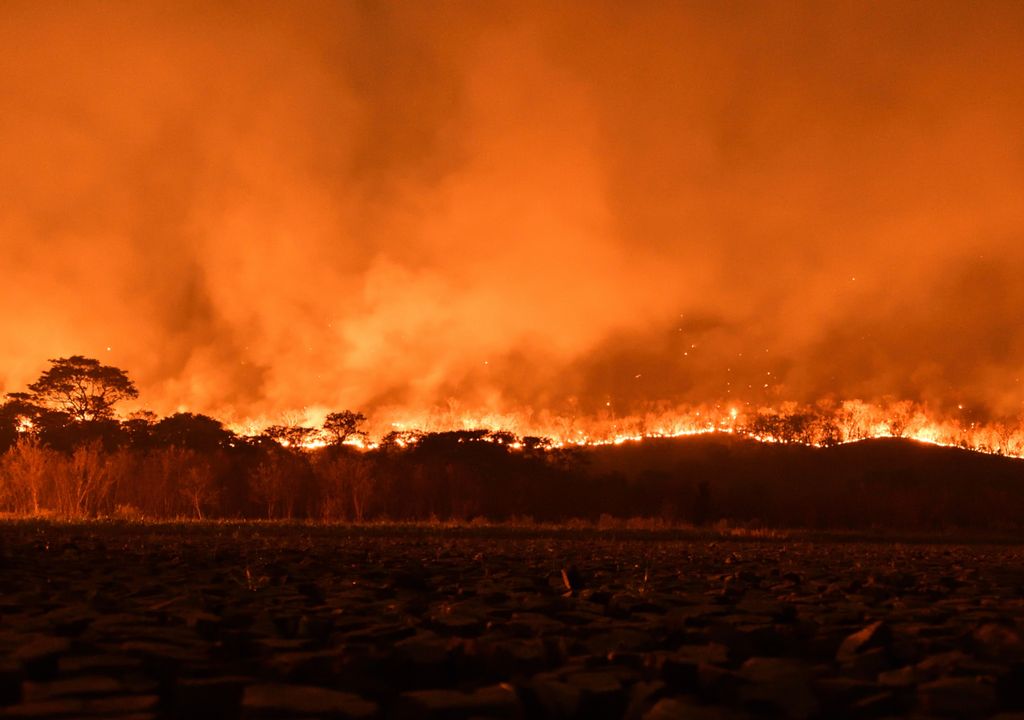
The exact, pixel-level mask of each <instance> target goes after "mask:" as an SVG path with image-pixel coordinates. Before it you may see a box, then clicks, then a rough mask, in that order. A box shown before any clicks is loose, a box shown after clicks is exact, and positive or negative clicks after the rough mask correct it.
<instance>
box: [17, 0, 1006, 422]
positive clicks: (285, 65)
mask: <svg viewBox="0 0 1024 720" xmlns="http://www.w3.org/2000/svg"><path fill="white" fill-rule="evenodd" d="M1022 37H1024V4H1021V3H1019V2H978V3H966V2H959V1H957V2H938V1H929V2H912V3H911V2H902V3H900V2H887V3H868V2H863V3H823V2H816V1H815V2H806V3H803V2H760V3H752V2H693V3H665V2H630V3H622V2H598V1H597V0H593V1H591V0H588V1H586V2H582V1H581V2H567V3H533V2H523V1H521V0H517V1H515V2H507V3H504V2H487V3H478V2H469V1H467V2H444V3H433V2H419V1H417V2H412V1H410V2H387V3H385V2H379V3H378V2H347V3H346V2H332V3H301V2H299V3H276V2H274V3H265V4H262V3H255V2H244V3H242V2H239V3H199V2H196V3H188V2H180V1H178V2H167V3H159V2H147V3H137V2H103V3H91V2H73V3H39V2H32V1H27V2H21V1H19V0H7V1H6V2H4V3H2V4H0V47H3V48H4V50H3V52H2V53H0V87H2V88H3V93H2V95H0V103H2V107H0V251H2V254H0V257H2V266H0V303H2V305H3V307H4V308H5V310H4V312H3V313H0V337H2V338H3V342H2V343H0V391H7V392H10V391H14V390H20V389H22V388H23V387H24V385H25V384H26V383H27V382H29V381H31V380H33V379H34V378H35V377H36V376H37V375H38V374H39V372H40V371H41V370H42V369H43V368H44V367H45V365H46V359H47V358H49V357H56V356H63V355H71V354H85V355H91V356H95V357H98V358H100V359H102V360H104V361H106V362H110V363H112V364H115V365H118V366H120V367H124V368H126V369H128V370H129V371H130V373H131V374H132V376H133V377H134V378H135V379H136V380H137V382H138V384H139V388H140V391H141V393H142V398H141V402H142V404H143V405H144V406H147V407H150V408H152V409H154V410H157V411H158V412H169V411H173V410H174V409H175V408H176V407H178V406H185V407H188V408H189V409H192V410H195V411H203V412H210V413H213V414H218V415H220V416H222V417H228V418H242V417H246V416H261V415H267V414H274V413H280V412H284V411H288V410H293V409H296V408H301V407H303V406H308V405H316V406H323V407H329V408H338V407H348V408H353V409H361V410H364V411H367V412H370V413H372V411H373V410H374V408H378V407H383V406H400V407H407V408H410V409H411V410H414V411H419V410H423V409H426V408H430V407H435V406H437V405H439V404H445V403H450V402H456V403H460V404H462V405H463V406H465V407H484V408H491V409H500V410H504V411H515V410H517V409H519V408H533V409H545V408H546V409H552V410H559V409H562V408H565V407H569V406H572V407H578V408H580V409H581V411H583V412H590V411H593V410H596V409H600V408H605V407H612V408H613V410H614V411H615V412H621V413H629V412H633V411H635V410H637V409H639V408H642V407H644V406H646V405H649V404H651V403H663V402H667V403H677V402H703V401H715V400H718V399H720V398H730V399H731V398H739V399H741V400H748V401H750V402H753V403H770V402H775V401H778V400H786V399H793V400H816V399H819V398H821V397H825V396H832V397H837V398H864V399H873V398H879V397H882V396H895V397H900V398H903V397H905V398H910V399H915V400H921V401H924V402H927V403H930V404H933V405H936V406H941V407H949V406H950V405H951V404H952V405H955V404H957V403H964V402H966V403H968V404H970V405H971V407H975V408H979V409H980V410H979V412H992V413H995V414H1007V413H1009V414H1016V413H1020V412H1021V410H1022V409H1024V404H1022V402H1024V389H1022V387H1021V384H1020V376H1021V373H1022V370H1024V368H1022V360H1024V321H1022V319H1021V310H1022V308H1024V280H1022V278H1024V201H1022V198H1024V132H1022V131H1021V128H1024V83H1021V81H1020V79H1021V77H1024V43H1022V42H1021V41H1020V39H1021V38H1022ZM108 348H109V350H108ZM765 385H767V386H768V387H765ZM574 398H575V399H574ZM606 403H611V405H610V406H607V405H606Z"/></svg>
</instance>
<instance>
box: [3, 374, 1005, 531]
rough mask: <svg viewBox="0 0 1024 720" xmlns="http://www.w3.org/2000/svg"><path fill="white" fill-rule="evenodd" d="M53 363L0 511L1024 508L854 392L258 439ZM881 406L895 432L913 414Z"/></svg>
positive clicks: (695, 515) (987, 476) (520, 515)
mask: <svg viewBox="0 0 1024 720" xmlns="http://www.w3.org/2000/svg"><path fill="white" fill-rule="evenodd" d="M51 365H52V366H51V368H50V369H49V370H47V371H46V372H44V373H43V375H42V376H41V377H40V379H39V380H38V381H37V382H35V383H33V384H32V385H30V386H29V388H28V390H29V391H28V392H25V393H11V394H8V395H7V396H6V399H5V401H4V402H3V403H2V404H0V514H6V515H8V516H12V515H13V516H39V515H54V516H59V517H67V518H88V517H105V516H114V517H124V518H161V519H166V518H181V517H191V518H197V519H200V518H250V519H312V520H326V521H340V522H367V521H376V520H383V519H388V520H395V521H408V520H412V521H424V520H431V519H439V520H460V521H470V520H473V519H476V518H485V519H487V520H492V521H507V520H517V519H518V520H526V519H528V518H529V519H532V520H534V521H538V522H564V521H568V520H573V519H583V520H589V521H597V520H598V519H599V518H601V517H602V516H611V517H617V518H630V517H644V518H655V519H657V521H658V522H664V523H671V524H678V523H689V524H696V525H699V524H703V523H708V522H715V521H718V520H726V521H729V522H739V523H743V524H752V525H758V524H762V525H768V526H785V527H849V528H855V527H866V526H874V525H879V526H887V527H897V528H941V527H952V526H955V527H975V528H991V527H1002V528H1018V527H1021V523H1022V521H1021V520H1020V518H1022V517H1024V461H1021V460H1016V459H1011V458H1006V457H998V456H997V455H982V454H979V453H974V452H966V451H964V450H959V449H954V448H937V447H931V446H925V445H921V444H917V443H914V442H912V441H908V440H902V439H898V438H890V439H887V440H868V441H864V442H855V443H852V444H851V443H850V442H849V441H850V440H851V439H854V438H857V437H864V436H865V434H866V433H867V429H868V428H870V427H872V426H873V424H874V423H876V422H877V421H876V420H875V419H874V418H872V417H871V416H870V415H869V414H867V412H866V406H862V405H855V404H846V405H844V407H843V408H842V412H835V413H831V414H829V413H822V412H814V411H809V410H807V409H801V408H798V407H793V408H786V409H785V410H784V411H782V412H767V413H758V414H756V415H753V416H751V417H749V418H746V420H745V422H744V423H743V424H742V425H740V424H737V426H736V427H735V428H730V429H729V430H728V431H727V432H722V433H713V434H709V435H704V436H697V437H691V438H678V439H668V438H666V439H661V440H645V441H643V442H637V443H626V444H624V445H604V446H593V447H555V446H554V445H553V444H552V443H551V441H550V440H547V439H544V438H539V437H523V438H518V437H515V436H513V435H512V434H510V433H504V432H492V431H488V430H462V431H452V432H438V433H419V432H391V433H389V434H388V435H386V436H385V437H383V438H382V439H381V440H380V441H379V442H377V443H373V444H367V443H363V442H362V440H364V439H365V433H364V431H363V424H364V423H365V420H366V418H365V417H363V415H361V414H359V413H357V412H351V411H347V410H346V411H340V412H336V413H331V414H329V415H328V416H327V418H326V421H325V422H324V423H323V425H322V426H321V427H319V428H310V427H296V426H271V427H269V428H266V429H265V430H264V432H263V433H262V434H260V435H258V436H254V437H249V436H240V435H237V434H235V433H233V432H232V431H231V430H229V429H228V428H226V427H225V426H224V425H223V424H222V423H221V422H219V421H218V420H216V419H215V418H212V417H208V416H205V415H195V414H191V413H177V414H174V415H171V416H168V417H164V418H158V417H156V416H155V415H153V414H151V413H137V414H135V415H133V416H131V417H129V418H128V419H126V420H119V419H117V418H116V417H115V416H114V413H113V406H114V404H115V403H116V402H117V401H119V400H122V399H125V398H129V397H134V395H135V389H134V385H132V384H131V381H130V380H128V378H127V375H126V374H125V373H124V372H123V371H121V370H118V369H117V368H111V367H108V366H103V365H100V364H99V363H98V362H97V361H95V360H90V359H88V358H82V357H80V356H75V357H72V358H61V359H58V360H53V361H51ZM890 418H891V419H890V421H889V422H890V424H891V426H890V427H888V428H887V430H888V432H889V434H890V435H893V436H899V435H901V434H903V432H904V430H905V429H906V428H907V427H912V426H913V425H914V424H915V423H918V424H919V423H920V422H921V420H920V419H918V418H916V417H914V416H912V415H911V414H910V413H909V411H908V412H907V413H905V414H904V415H903V416H902V417H901V416H900V415H898V414H895V415H890ZM1007 438H1010V436H1009V435H1008V436H1007ZM757 440H762V441H764V440H771V441H772V442H758V441H757ZM355 441H359V442H358V443H355ZM1000 442H1001V443H1003V444H1002V445H1000V447H1010V445H1009V441H1008V440H1007V439H1005V438H1004V439H1001V440H1000ZM353 443H355V444H353ZM357 445H358V446H357Z"/></svg>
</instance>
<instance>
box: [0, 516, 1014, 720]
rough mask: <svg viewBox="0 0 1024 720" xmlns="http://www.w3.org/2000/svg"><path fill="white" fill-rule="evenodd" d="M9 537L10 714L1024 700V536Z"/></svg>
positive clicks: (19, 527) (180, 531)
mask: <svg viewBox="0 0 1024 720" xmlns="http://www.w3.org/2000/svg"><path fill="white" fill-rule="evenodd" d="M0 542H2V545H0V548H2V550H0V553H2V554H0V562H2V568H0V570H2V578H3V582H2V585H0V649H2V651H3V657H4V658H5V659H4V660H3V661H0V662H2V664H0V717H11V718H14V717H66V718H83V717H121V718H129V717H130V718H146V717H155V718H160V717H189V718H192V717H218V718H232V717H253V718H255V717H282V718H283V717H289V718H290V717H333V718H403V717H410V718H470V717H481V718H482V717H498V718H520V717H522V718H576V717H578V718H619V717H629V718H658V719H669V718H690V717H695V718H719V717H722V718H742V717H794V718H817V717H821V718H833V717H851V718H861V717H863V718H868V717H884V716H898V717H911V716H912V717H961V718H975V717H977V718H987V717H992V716H994V715H997V714H999V713H1013V712H1020V711H1024V644H1022V642H1021V639H1020V634H1019V633H1020V630H1019V623H1020V621H1021V618H1022V616H1024V601H1022V599H1021V597H1022V593H1024V547H1017V546H1012V545H1005V544H1003V545H995V544H958V545H953V544H929V543H922V542H913V543H911V542H906V543H880V542H867V541H863V540H854V539H850V538H847V539H836V538H832V539H828V538H821V537H818V538H814V537H811V536H804V535H798V534H797V535H790V536H788V537H775V538H752V537H748V538H728V537H723V536H712V535H710V534H707V535H704V536H697V535H694V534H691V535H689V536H687V535H680V534H677V535H672V534H667V533H661V534H656V533H645V532H630V533H627V532H617V533H609V532H598V531H587V530H576V531H570V530H565V531H540V530H513V529H500V528H499V529H495V528H481V529H475V528H468V529H461V530H459V529H455V530H451V529H442V528H424V527H418V528H394V527H379V528H365V529H349V528H342V527H328V526H301V525H253V524H188V525H149V526H147V525H137V524H136V525H129V524H84V525H60V524H42V523H11V524H6V525H3V526H0ZM1003 717H1006V718H1010V717H1024V715H1020V716H1015V715H1012V714H1005V715H1003Z"/></svg>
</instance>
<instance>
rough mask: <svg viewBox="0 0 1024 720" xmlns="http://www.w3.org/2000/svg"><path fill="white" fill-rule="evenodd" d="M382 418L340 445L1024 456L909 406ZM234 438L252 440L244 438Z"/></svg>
mask: <svg viewBox="0 0 1024 720" xmlns="http://www.w3.org/2000/svg"><path fill="white" fill-rule="evenodd" d="M398 412H400V411H397V410H395V411H390V412H389V411H383V412H381V413H380V415H381V416H383V417H382V420H383V422H381V421H380V420H378V422H377V423H373V424H372V425H371V428H370V429H371V435H372V436H374V437H376V438H377V440H369V439H368V438H364V437H361V436H356V437H351V438H348V439H346V440H345V443H344V444H346V445H349V446H351V447H354V448H357V449H360V450H372V449H375V448H377V447H379V446H380V444H381V442H382V441H384V440H385V438H387V441H388V442H391V443H393V444H394V445H395V446H397V447H400V448H406V447H409V446H410V445H413V444H415V443H416V442H418V440H419V437H420V434H421V433H433V432H450V431H470V430H485V431H488V432H489V433H491V434H490V435H486V436H484V437H482V438H480V439H481V440H483V441H487V442H495V443H499V444H504V445H507V446H508V447H509V448H510V449H512V450H521V449H523V448H524V447H525V446H526V444H525V443H524V442H523V439H524V438H530V437H537V438H546V439H547V440H548V441H549V442H546V443H544V444H543V446H542V447H544V448H547V449H560V448H569V447H598V446H606V445H622V444H625V443H631V442H642V441H643V440H647V439H655V438H680V437H687V436H697V435H708V434H712V433H720V434H729V435H735V436H738V437H745V438H749V439H752V440H757V441H759V442H765V443H797V444H802V445H808V446H815V447H825V446H831V445H841V444H846V443H851V442H857V441H860V440H867V439H875V438H904V439H908V440H915V441H917V442H922V443H928V444H930V445H938V446H944V447H959V448H965V449H970V450H974V451H977V452H983V453H990V454H999V455H1004V456H1009V457H1024V424H1020V423H998V422H996V423H990V424H982V423H975V422H971V423H963V422H961V421H959V420H957V419H955V418H950V419H941V420H940V419H935V418H934V417H932V416H931V415H929V413H927V412H926V411H925V409H924V408H922V407H919V406H916V405H914V404H912V403H909V402H896V403H888V404H871V403H865V402H862V401H859V400H853V401H847V402H843V403H840V404H838V405H834V406H830V407H826V408H822V407H813V406H812V407H808V406H801V405H799V404H797V403H783V404H781V405H779V406H775V407H760V408H748V409H741V408H740V407H738V406H737V405H705V406H697V407H677V408H673V409H671V410H662V411H658V412H650V413H645V414H642V415H634V416H629V417H616V416H612V415H610V414H609V415H605V416H598V417H579V416H575V415H573V416H561V415H557V414H553V413H533V412H525V413H522V414H519V415H517V414H509V413H487V412H480V413H473V412H466V411H461V412H457V413H455V412H450V411H449V412H444V411H437V412H434V413H427V414H424V415H421V416H418V417H417V416H409V415H402V416H401V417H402V419H401V420H395V419H391V420H390V421H389V417H388V416H389V415H390V416H392V417H393V416H394V415H397V414H398ZM312 424H313V421H312V419H311V418H306V419H305V425H304V426H303V429H305V430H308V432H307V433H306V434H305V435H304V436H302V438H303V439H302V440H301V442H294V441H288V440H283V439H279V442H281V444H282V445H285V446H286V447H287V446H292V445H295V446H299V447H303V448H307V449H315V448H320V447H324V446H326V445H327V444H328V443H329V438H328V436H327V434H326V433H324V432H323V431H322V430H320V431H318V430H316V429H315V428H313V427H311V425H312ZM241 434H256V433H251V432H250V433H246V432H244V431H243V432H242V433H241Z"/></svg>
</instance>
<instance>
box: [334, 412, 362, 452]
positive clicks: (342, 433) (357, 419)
mask: <svg viewBox="0 0 1024 720" xmlns="http://www.w3.org/2000/svg"><path fill="white" fill-rule="evenodd" d="M364 422H366V416H365V415H363V414H362V413H357V412H352V411H351V410H342V411H341V412H333V413H331V414H330V415H328V416H327V418H326V419H325V420H324V431H325V432H327V433H328V434H329V435H330V436H331V441H332V444H334V445H341V444H342V443H344V442H345V441H346V440H348V439H349V438H350V437H362V438H365V437H366V431H365V430H361V429H360V426H361V425H362V424H363V423H364Z"/></svg>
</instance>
